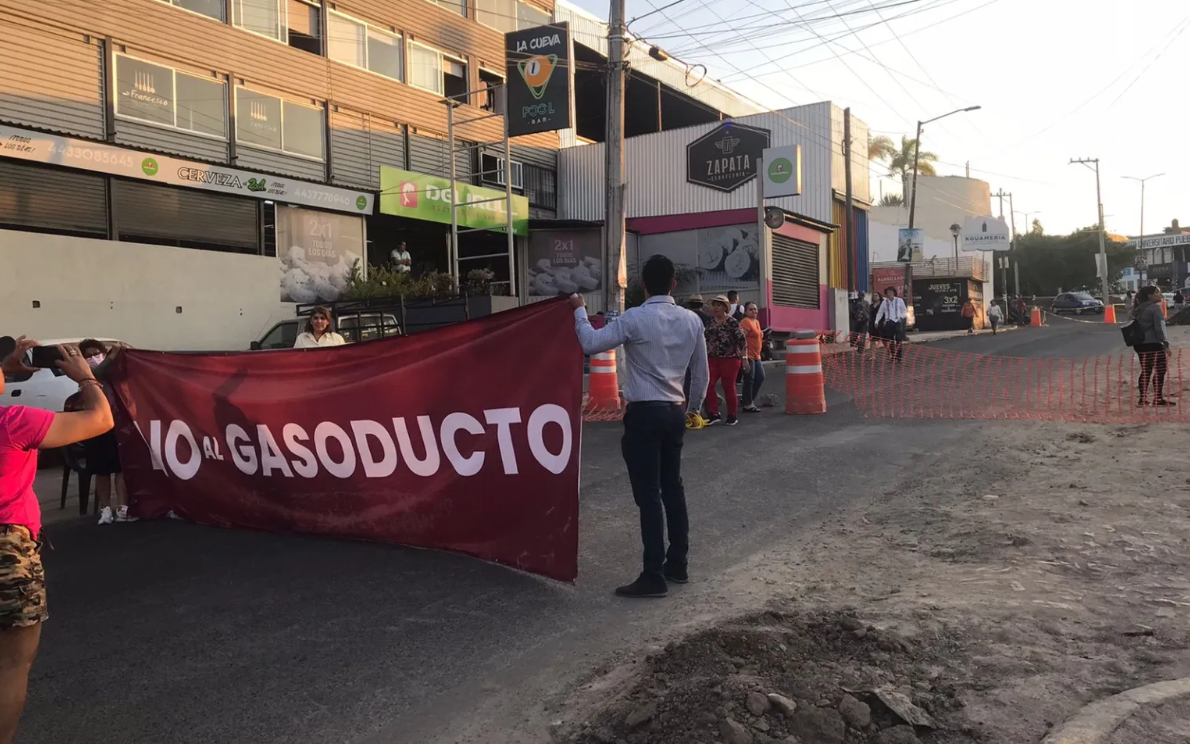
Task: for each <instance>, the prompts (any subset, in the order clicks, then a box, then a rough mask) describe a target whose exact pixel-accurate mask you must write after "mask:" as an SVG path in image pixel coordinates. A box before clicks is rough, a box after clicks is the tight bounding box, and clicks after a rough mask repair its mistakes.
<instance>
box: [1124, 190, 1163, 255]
mask: <svg viewBox="0 0 1190 744" xmlns="http://www.w3.org/2000/svg"><path fill="white" fill-rule="evenodd" d="M1164 175H1165V174H1164V173H1156V174H1154V175H1151V176H1145V177H1144V178H1137V177H1136V176H1123V177H1124V178H1127V179H1128V180H1129V181H1140V237H1139V238H1137V240H1136V252H1137V253H1141V251H1142V250H1143V249H1144V247H1145V181H1148V180H1149V179H1151V178H1160V177H1161V176H1164ZM1141 255H1144V254H1143V253H1141Z"/></svg>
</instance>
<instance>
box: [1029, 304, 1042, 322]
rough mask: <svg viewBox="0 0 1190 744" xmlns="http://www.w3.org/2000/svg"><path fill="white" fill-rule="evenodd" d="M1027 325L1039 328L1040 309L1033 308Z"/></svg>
mask: <svg viewBox="0 0 1190 744" xmlns="http://www.w3.org/2000/svg"><path fill="white" fill-rule="evenodd" d="M1029 325H1031V326H1037V327H1041V308H1039V307H1036V306H1034V307H1033V314H1032V315H1031V316H1030V317H1029Z"/></svg>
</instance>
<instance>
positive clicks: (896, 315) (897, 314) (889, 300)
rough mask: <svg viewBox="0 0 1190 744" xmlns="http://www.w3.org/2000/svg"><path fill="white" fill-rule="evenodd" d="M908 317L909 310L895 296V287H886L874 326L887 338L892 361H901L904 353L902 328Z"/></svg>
mask: <svg viewBox="0 0 1190 744" xmlns="http://www.w3.org/2000/svg"><path fill="white" fill-rule="evenodd" d="M908 317H909V311H908V310H906V309H905V301H904V300H903V299H901V298H900V297H898V296H897V288H896V287H888V288H886V289H885V290H884V302H882V303H880V310H878V311H877V312H876V328H878V329H879V330H880V331H881V335H882V336H884V337H885V338H886V339H888V342H889V343H888V352H889V356H890V358H891V359H892V360H893V361H894V362H899V361H901V356H902V355H903V354H904V353H905V348H904V340H905V336H904V332H905V331H904V329H905V319H906V318H908Z"/></svg>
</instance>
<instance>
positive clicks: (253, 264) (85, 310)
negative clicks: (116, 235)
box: [0, 230, 293, 350]
mask: <svg viewBox="0 0 1190 744" xmlns="http://www.w3.org/2000/svg"><path fill="white" fill-rule="evenodd" d="M0 265H3V266H4V273H5V277H6V278H8V279H9V280H10V281H6V282H5V288H4V292H3V293H2V294H0V318H2V319H3V321H2V324H0V335H13V336H18V335H21V334H25V335H29V336H33V337H34V338H82V337H86V336H99V337H106V338H117V339H120V340H123V341H127V342H128V343H130V344H132V345H133V346H136V347H138V348H152V349H163V350H227V349H247V348H248V344H249V343H250V342H251V341H253V340H255V339H256V338H257V337H258V336H259V335H260V333H261V332H262V331H265V330H267V329H268V328H269V327H270V326H271V325H272V323H274V322H276V321H277V320H280V319H281V318H288V317H292V316H293V305H292V304H288V303H282V302H280V301H279V297H280V287H279V284H278V275H279V271H278V263H277V259H276V258H269V257H263V256H246V255H241V254H235V253H218V252H215V251H200V250H193V249H189V248H170V247H164V246H158V245H146V244H141V243H121V242H116V241H111V240H91V239H89V238H72V237H66V236H61V235H42V234H39V233H28V232H14V231H7V230H0ZM50 267H53V268H50ZM34 302H38V303H40V308H37V309H34V307H33V303H34ZM179 307H180V308H181V309H182V312H181V313H178V311H177V308H179Z"/></svg>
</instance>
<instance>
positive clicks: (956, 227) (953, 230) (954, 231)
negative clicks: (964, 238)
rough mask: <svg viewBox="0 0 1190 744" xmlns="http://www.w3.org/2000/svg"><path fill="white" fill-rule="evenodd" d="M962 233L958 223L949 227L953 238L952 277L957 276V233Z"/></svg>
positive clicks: (961, 227)
mask: <svg viewBox="0 0 1190 744" xmlns="http://www.w3.org/2000/svg"><path fill="white" fill-rule="evenodd" d="M961 232H963V226H962V225H960V224H959V223H957V222H956V223H954V224H953V225H951V226H950V234H951V235H953V236H954V275H955V276H958V275H959V233H961Z"/></svg>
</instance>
